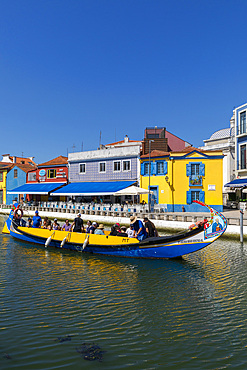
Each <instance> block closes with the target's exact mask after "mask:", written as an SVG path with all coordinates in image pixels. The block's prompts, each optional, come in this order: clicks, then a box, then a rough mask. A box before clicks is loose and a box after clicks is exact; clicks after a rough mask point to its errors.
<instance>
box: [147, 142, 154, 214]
mask: <svg viewBox="0 0 247 370" xmlns="http://www.w3.org/2000/svg"><path fill="white" fill-rule="evenodd" d="M153 142H154V140H148V154H149V163H148V213H150V212H151V202H150V174H151V163H150V151H151V150H150V149H151V143H153Z"/></svg>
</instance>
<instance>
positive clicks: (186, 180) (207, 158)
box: [140, 148, 223, 212]
mask: <svg viewBox="0 0 247 370" xmlns="http://www.w3.org/2000/svg"><path fill="white" fill-rule="evenodd" d="M149 164H150V166H149ZM149 168H150V169H151V171H150V175H149ZM222 171H223V154H222V152H221V151H214V152H203V151H201V150H198V149H196V148H188V149H185V150H184V151H180V152H170V153H169V152H161V151H153V152H151V153H150V160H149V154H146V155H143V156H141V179H140V186H141V187H142V188H145V189H150V190H151V191H152V192H153V196H154V198H155V203H156V204H159V205H162V206H164V208H165V209H166V210H167V211H168V212H199V211H201V210H202V209H201V206H200V205H199V204H197V203H194V202H193V201H194V200H200V201H202V202H204V203H206V204H208V205H211V206H213V207H214V208H215V209H216V210H218V211H222V210H223V199H222V187H223V178H222V176H218V174H219V173H220V174H221V173H222ZM142 199H143V200H144V201H146V202H148V195H144V196H142Z"/></svg>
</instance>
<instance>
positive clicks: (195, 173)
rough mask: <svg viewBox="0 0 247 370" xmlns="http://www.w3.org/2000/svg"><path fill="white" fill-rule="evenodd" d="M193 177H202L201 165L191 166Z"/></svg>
mask: <svg viewBox="0 0 247 370" xmlns="http://www.w3.org/2000/svg"><path fill="white" fill-rule="evenodd" d="M191 175H192V176H199V175H200V164H199V163H196V164H191Z"/></svg>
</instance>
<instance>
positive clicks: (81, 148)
mask: <svg viewBox="0 0 247 370" xmlns="http://www.w3.org/2000/svg"><path fill="white" fill-rule="evenodd" d="M81 152H83V141H82V142H81Z"/></svg>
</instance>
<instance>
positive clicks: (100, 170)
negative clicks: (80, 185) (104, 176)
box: [99, 162, 106, 172]
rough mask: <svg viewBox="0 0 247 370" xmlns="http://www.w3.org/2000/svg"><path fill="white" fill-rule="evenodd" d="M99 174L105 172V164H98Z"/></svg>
mask: <svg viewBox="0 0 247 370" xmlns="http://www.w3.org/2000/svg"><path fill="white" fill-rule="evenodd" d="M99 172H106V170H105V162H100V163H99Z"/></svg>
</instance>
